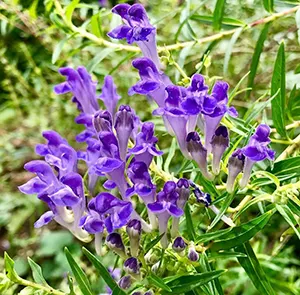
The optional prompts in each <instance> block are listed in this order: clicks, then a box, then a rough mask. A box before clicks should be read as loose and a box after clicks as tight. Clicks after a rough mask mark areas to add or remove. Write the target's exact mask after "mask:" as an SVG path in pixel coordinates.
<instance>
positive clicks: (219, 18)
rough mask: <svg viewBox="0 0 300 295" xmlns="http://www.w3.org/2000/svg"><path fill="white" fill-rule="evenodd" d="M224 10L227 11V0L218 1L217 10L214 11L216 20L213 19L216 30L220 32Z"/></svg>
mask: <svg viewBox="0 0 300 295" xmlns="http://www.w3.org/2000/svg"><path fill="white" fill-rule="evenodd" d="M224 9H225V0H217V3H216V6H215V10H214V19H213V26H214V29H215V30H220V28H221V23H222V19H223V14H224Z"/></svg>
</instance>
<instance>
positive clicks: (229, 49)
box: [223, 28, 243, 76]
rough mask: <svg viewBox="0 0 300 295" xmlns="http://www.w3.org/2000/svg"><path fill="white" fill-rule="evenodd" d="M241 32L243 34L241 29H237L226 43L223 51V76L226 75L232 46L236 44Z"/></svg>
mask: <svg viewBox="0 0 300 295" xmlns="http://www.w3.org/2000/svg"><path fill="white" fill-rule="evenodd" d="M242 32H243V28H239V29H237V30H236V32H235V33H234V34H233V35H232V37H231V39H230V41H229V43H228V46H227V49H226V51H225V56H224V64H223V73H224V76H225V75H226V74H227V71H228V64H229V61H230V57H231V52H232V49H233V46H234V44H235V43H236V41H237V40H238V38H239V36H240V34H241V33H242Z"/></svg>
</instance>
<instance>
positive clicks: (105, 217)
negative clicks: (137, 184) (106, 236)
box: [81, 192, 133, 233]
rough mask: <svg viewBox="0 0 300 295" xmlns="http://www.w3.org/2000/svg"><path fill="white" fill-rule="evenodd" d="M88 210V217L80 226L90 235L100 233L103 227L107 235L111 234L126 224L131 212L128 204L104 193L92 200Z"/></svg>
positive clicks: (130, 205) (82, 220) (84, 218)
mask: <svg viewBox="0 0 300 295" xmlns="http://www.w3.org/2000/svg"><path fill="white" fill-rule="evenodd" d="M88 209H89V213H88V215H87V216H85V217H83V218H82V219H81V226H83V228H84V229H85V230H86V231H88V232H90V233H96V232H102V231H103V229H104V225H105V227H106V229H107V231H108V232H109V233H111V232H113V231H114V230H115V229H118V228H120V227H122V226H124V225H126V224H127V222H128V221H129V219H130V216H131V213H132V210H133V208H132V204H131V203H130V202H126V201H122V200H120V199H118V198H116V197H115V196H113V195H112V194H110V193H106V192H103V193H100V194H98V195H97V196H96V197H95V198H93V199H92V200H91V201H90V202H89V205H88ZM101 221H102V223H101Z"/></svg>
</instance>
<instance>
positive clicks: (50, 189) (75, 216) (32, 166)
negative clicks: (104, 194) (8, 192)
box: [19, 160, 89, 240]
mask: <svg viewBox="0 0 300 295" xmlns="http://www.w3.org/2000/svg"><path fill="white" fill-rule="evenodd" d="M24 168H25V169H26V170H27V171H29V172H31V173H35V174H36V175H37V176H36V177H34V178H32V179H30V180H29V181H28V182H27V183H25V184H23V185H21V186H20V187H19V190H20V191H21V192H22V193H24V194H37V197H38V198H39V199H40V200H42V201H44V202H45V203H46V204H47V205H48V207H49V209H50V211H47V212H46V213H44V214H43V215H42V216H41V217H40V218H39V220H37V221H36V223H35V227H36V228H39V227H42V226H44V225H46V224H48V223H49V222H50V221H51V220H53V219H54V220H55V221H56V222H57V223H59V224H60V225H62V226H64V227H65V228H67V229H68V230H70V231H71V232H72V233H73V234H74V235H75V236H76V237H77V238H79V239H81V240H89V235H88V233H87V232H85V231H82V230H81V228H80V227H79V220H80V218H81V216H82V214H83V212H84V210H85V197H84V192H83V183H82V178H81V176H80V175H79V174H77V173H74V172H70V173H69V174H67V175H65V176H63V177H62V178H61V179H58V178H57V176H56V175H55V173H54V171H53V170H52V168H51V166H50V165H49V164H48V163H46V162H44V161H41V160H36V161H31V162H28V163H27V164H25V166H24Z"/></svg>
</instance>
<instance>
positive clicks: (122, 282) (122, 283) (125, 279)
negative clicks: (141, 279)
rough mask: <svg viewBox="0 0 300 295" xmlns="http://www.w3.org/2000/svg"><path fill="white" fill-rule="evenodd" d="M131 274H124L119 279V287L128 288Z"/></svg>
mask: <svg viewBox="0 0 300 295" xmlns="http://www.w3.org/2000/svg"><path fill="white" fill-rule="evenodd" d="M131 281H132V279H131V276H124V277H122V278H121V279H120V281H119V283H118V285H119V287H120V288H121V289H124V290H126V289H129V288H130V287H131Z"/></svg>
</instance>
